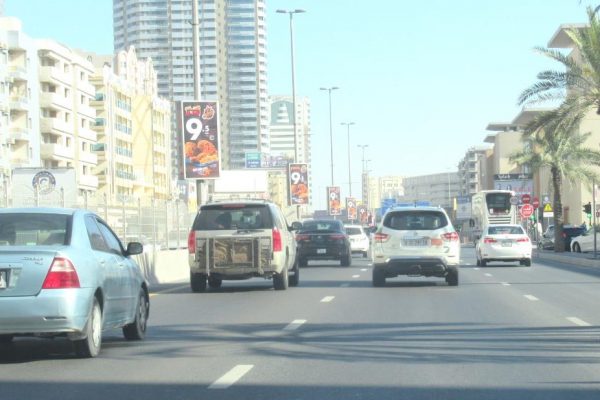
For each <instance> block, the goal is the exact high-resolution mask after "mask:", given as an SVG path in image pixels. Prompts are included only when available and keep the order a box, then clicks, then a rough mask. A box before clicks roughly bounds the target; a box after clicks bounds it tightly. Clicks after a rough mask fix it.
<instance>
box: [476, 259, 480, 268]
mask: <svg viewBox="0 0 600 400" xmlns="http://www.w3.org/2000/svg"><path fill="white" fill-rule="evenodd" d="M475 264H477V266H478V267H481V260H480V259H479V257H477V262H476V263H475Z"/></svg>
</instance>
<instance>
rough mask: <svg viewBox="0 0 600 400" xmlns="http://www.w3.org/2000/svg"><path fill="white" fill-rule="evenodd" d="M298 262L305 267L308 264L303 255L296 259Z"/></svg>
mask: <svg viewBox="0 0 600 400" xmlns="http://www.w3.org/2000/svg"><path fill="white" fill-rule="evenodd" d="M298 264H299V265H300V267H307V266H308V260H307V259H306V258H304V257H300V260H299V261H298Z"/></svg>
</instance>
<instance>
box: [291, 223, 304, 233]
mask: <svg viewBox="0 0 600 400" xmlns="http://www.w3.org/2000/svg"><path fill="white" fill-rule="evenodd" d="M300 229H302V222H298V221H294V222H292V226H291V227H290V231H299V230H300Z"/></svg>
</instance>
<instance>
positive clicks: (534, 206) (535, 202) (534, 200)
mask: <svg viewBox="0 0 600 400" xmlns="http://www.w3.org/2000/svg"><path fill="white" fill-rule="evenodd" d="M531 205H532V206H533V208H538V207H539V206H540V199H538V198H537V197H534V198H533V201H532V202H531Z"/></svg>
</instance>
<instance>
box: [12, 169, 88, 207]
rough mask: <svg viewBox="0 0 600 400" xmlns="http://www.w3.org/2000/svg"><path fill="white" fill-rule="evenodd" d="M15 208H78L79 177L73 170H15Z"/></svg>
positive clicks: (13, 180) (13, 176)
mask: <svg viewBox="0 0 600 400" xmlns="http://www.w3.org/2000/svg"><path fill="white" fill-rule="evenodd" d="M12 199H13V203H12V204H13V205H14V206H23V207H31V206H36V205H39V206H46V207H77V205H78V204H79V203H80V202H79V199H78V190H77V177H76V174H75V170H74V169H73V168H49V169H44V168H15V169H13V172H12Z"/></svg>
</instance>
